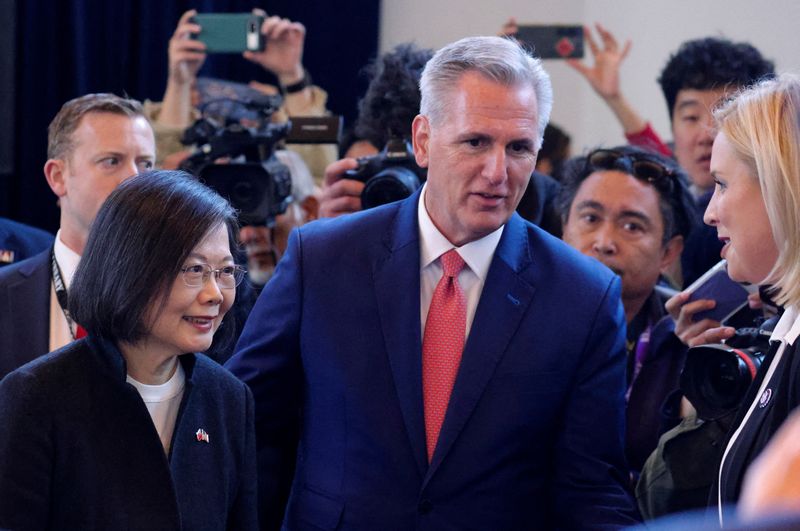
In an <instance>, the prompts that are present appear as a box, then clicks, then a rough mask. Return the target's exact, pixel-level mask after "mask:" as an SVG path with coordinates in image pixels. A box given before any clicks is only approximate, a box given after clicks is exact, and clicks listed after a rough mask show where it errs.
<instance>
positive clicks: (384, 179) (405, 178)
mask: <svg viewBox="0 0 800 531" xmlns="http://www.w3.org/2000/svg"><path fill="white" fill-rule="evenodd" d="M419 187H420V181H419V177H417V174H416V173H414V172H413V171H411V170H409V169H408V168H404V167H403V166H390V167H388V168H386V169H384V170H382V171H381V172H379V173H378V174H376V175H375V177H373V178H372V179H370V180H368V181H367V184H366V186H365V187H364V190H363V192H361V206H362V208H364V209H367V208H372V207H375V206H379V205H385V204H386V203H391V202H393V201H399V200H401V199H405V198H406V197H408V196H410V195H411V194H413V193H414V191H415V190H416V189H417V188H419Z"/></svg>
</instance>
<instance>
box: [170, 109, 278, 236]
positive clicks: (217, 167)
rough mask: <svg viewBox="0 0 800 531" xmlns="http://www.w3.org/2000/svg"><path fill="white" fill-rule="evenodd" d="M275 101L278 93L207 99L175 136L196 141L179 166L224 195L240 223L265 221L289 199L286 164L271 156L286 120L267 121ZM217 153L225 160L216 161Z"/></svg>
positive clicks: (185, 140)
mask: <svg viewBox="0 0 800 531" xmlns="http://www.w3.org/2000/svg"><path fill="white" fill-rule="evenodd" d="M280 103H281V98H280V97H279V96H261V97H259V98H253V99H249V100H242V101H237V100H232V99H227V98H222V99H219V100H213V101H209V102H207V103H206V104H204V105H203V106H202V107H201V118H200V119H199V120H197V121H196V122H195V123H194V124H193V125H192V126H190V127H189V128H188V129H187V130H186V131H185V132H184V134H183V138H182V139H181V142H183V143H184V144H187V145H190V144H194V145H195V146H197V148H196V151H195V153H193V154H192V155H191V156H189V157H188V158H187V159H186V160H185V161H184V162H183V163H182V164H181V169H182V170H185V171H188V172H189V173H192V174H193V175H196V176H197V177H198V178H199V179H200V180H201V181H203V182H204V183H205V184H207V185H208V186H210V187H211V188H213V189H214V190H216V191H217V193H219V194H220V195H221V196H223V197H226V198H227V199H228V200H229V201H230V202H231V205H232V206H233V207H234V208H236V209H237V210H238V211H239V220H240V221H241V222H242V224H243V225H255V224H266V225H271V224H272V223H273V222H274V221H275V216H278V215H280V214H283V213H284V212H286V207H287V206H288V205H289V203H290V202H291V193H292V178H291V175H290V174H289V168H288V167H287V166H286V165H284V164H282V163H281V162H279V161H278V159H277V158H276V157H275V145H276V144H277V143H278V142H279V141H280V140H281V139H283V138H285V137H286V136H287V134H288V132H289V129H290V127H291V124H289V123H283V124H273V123H270V117H271V116H272V113H273V112H275V110H277V109H278V107H279V106H280ZM220 158H226V159H228V160H229V162H228V163H225V164H220V163H219V162H217V161H218V160H219V159H220Z"/></svg>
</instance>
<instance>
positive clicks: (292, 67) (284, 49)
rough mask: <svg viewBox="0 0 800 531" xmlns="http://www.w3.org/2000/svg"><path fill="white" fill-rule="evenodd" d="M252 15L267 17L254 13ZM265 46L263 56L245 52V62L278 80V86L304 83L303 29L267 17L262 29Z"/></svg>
mask: <svg viewBox="0 0 800 531" xmlns="http://www.w3.org/2000/svg"><path fill="white" fill-rule="evenodd" d="M253 13H255V14H257V15H261V16H264V17H267V14H266V13H265V12H264V11H262V10H260V9H254V10H253ZM261 33H262V34H263V35H264V37H265V39H266V42H267V46H266V48H265V49H264V51H263V52H244V57H245V59H248V60H250V61H253V62H254V63H258V64H259V65H261V66H262V67H263V68H264V69H266V70H269V71H270V72H272V73H273V74H275V75H276V76H277V77H278V81H279V82H280V83H281V85H284V86H286V85H291V84H293V83H297V82H298V81H300V80H301V79H303V75H304V72H303V44H304V42H305V38H306V28H305V26H303V25H302V24H300V23H299V22H292V21H291V20H289V19H287V18H281V17H276V16H272V17H267V18H266V19H265V20H264V23H263V24H262V25H261Z"/></svg>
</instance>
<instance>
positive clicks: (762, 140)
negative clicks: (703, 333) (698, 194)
mask: <svg viewBox="0 0 800 531" xmlns="http://www.w3.org/2000/svg"><path fill="white" fill-rule="evenodd" d="M799 112H800V78H798V77H796V76H792V75H787V74H783V75H781V76H778V77H776V78H774V79H770V80H766V81H762V82H760V83H757V84H755V85H753V86H752V87H749V88H747V89H744V90H742V91H741V92H739V93H738V94H737V95H736V96H735V97H734V98H733V99H732V100H730V101H729V102H728V103H726V104H725V105H723V106H722V107H720V108H719V109H717V110H716V111H715V113H714V117H715V118H716V120H717V125H718V128H719V132H720V133H723V134H724V135H725V137H726V138H727V139H728V140H729V141H730V143H731V145H732V146H733V149H734V151H735V152H736V154H737V155H738V156H739V157H740V158H741V160H742V161H743V162H744V163H745V164H747V165H748V166H749V167H750V170H751V171H752V174H753V175H754V176H756V178H757V179H758V182H759V186H760V187H761V194H762V195H763V197H764V203H765V205H766V210H767V216H768V217H769V223H770V227H771V228H772V236H773V238H774V239H775V244H776V245H777V247H778V259H777V261H776V262H775V266H774V267H773V269H772V271H771V272H770V273H769V275H768V276H767V278H766V281H767V282H769V283H770V284H772V285H773V286H774V287H775V288H776V293H775V294H774V299H775V302H777V303H778V304H781V305H783V306H788V305H793V304H798V303H800V114H798V113H799Z"/></svg>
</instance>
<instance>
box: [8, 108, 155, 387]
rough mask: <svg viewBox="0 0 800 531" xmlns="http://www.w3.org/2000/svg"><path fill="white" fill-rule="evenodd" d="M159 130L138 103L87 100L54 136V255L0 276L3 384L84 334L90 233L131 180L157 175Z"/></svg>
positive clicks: (60, 117) (50, 150)
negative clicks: (57, 211) (70, 307)
mask: <svg viewBox="0 0 800 531" xmlns="http://www.w3.org/2000/svg"><path fill="white" fill-rule="evenodd" d="M155 155H156V153H155V140H154V136H153V130H152V128H151V127H150V124H149V123H148V121H147V118H145V116H144V111H143V109H142V106H141V105H140V104H139V102H137V101H135V100H130V99H125V98H120V97H118V96H115V95H113V94H87V95H85V96H81V97H79V98H75V99H73V100H70V101H68V102H67V103H65V104H64V106H63V107H62V108H61V110H60V111H59V112H58V114H57V115H56V117H55V118H54V119H53V121H52V122H51V123H50V126H49V128H48V146H47V157H48V160H47V162H46V163H45V165H44V174H45V178H46V179H47V183H48V184H49V185H50V189H51V190H52V191H53V193H54V194H55V195H56V196H57V197H58V200H59V205H60V208H61V218H60V227H59V230H58V232H57V233H56V238H55V243H54V244H53V246H52V248H48V249H47V250H45V251H43V252H41V253H39V254H37V255H36V256H33V257H31V258H29V259H27V260H24V261H22V262H18V263H15V264H13V265H11V266H8V267H4V268H3V269H2V270H0V308H2V311H0V378H2V377H3V376H5V375H6V374H7V373H9V372H11V371H12V370H14V369H16V368H17V367H19V366H21V365H23V364H25V363H27V362H28V361H31V360H33V359H35V358H37V357H39V356H41V355H42V354H45V353H47V352H49V351H51V350H55V349H57V348H59V347H62V346H64V345H66V344H67V343H70V342H71V341H73V340H74V339H76V338H78V337H81V336H82V335H83V334H84V332H83V331H82V329H81V328H80V327H79V326H78V325H77V324H76V323H75V322H74V321H72V319H71V318H70V317H69V314H68V312H67V311H66V300H67V293H68V290H69V285H70V282H71V281H72V275H73V274H74V272H75V269H76V268H77V265H78V261H79V260H80V256H81V254H82V253H83V248H84V246H85V245H86V240H87V238H88V236H89V227H90V225H91V223H92V221H94V217H95V215H96V214H97V211H98V210H99V209H100V205H102V203H103V201H105V200H106V198H107V197H108V195H109V194H110V193H111V192H112V191H113V190H114V189H115V188H116V187H117V185H119V184H120V183H121V182H122V181H124V180H125V179H127V178H129V177H132V176H133V175H136V174H137V173H140V172H142V171H145V170H149V169H150V168H152V167H153V164H154V162H155Z"/></svg>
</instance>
